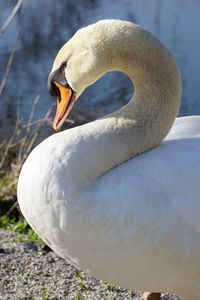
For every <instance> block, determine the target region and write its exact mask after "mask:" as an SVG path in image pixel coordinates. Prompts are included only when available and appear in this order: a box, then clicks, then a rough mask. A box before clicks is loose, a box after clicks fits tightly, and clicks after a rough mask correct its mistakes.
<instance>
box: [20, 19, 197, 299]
mask: <svg viewBox="0 0 200 300" xmlns="http://www.w3.org/2000/svg"><path fill="white" fill-rule="evenodd" d="M112 70H120V71H123V72H125V73H126V74H127V75H128V76H129V77H130V78H131V80H132V81H133V82H134V87H135V92H134V97H133V99H131V101H130V102H129V103H128V104H127V105H125V106H124V107H123V108H121V109H120V110H118V111H116V112H114V113H112V114H109V115H107V116H105V117H104V118H101V119H98V120H96V121H94V122H91V123H88V124H86V125H83V126H79V127H76V128H73V129H69V130H66V131H63V132H61V133H58V134H55V135H52V136H51V137H49V138H48V139H46V140H45V141H44V142H42V143H41V144H40V145H39V146H38V147H36V148H35V149H34V150H33V151H32V153H31V154H30V156H29V157H28V159H27V160H26V162H25V164H24V166H23V168H22V171H21V174H20V177H19V183H18V199H19V204H20V207H21V210H22V213H23V214H24V216H25V218H26V219H27V221H28V222H29V224H30V225H31V226H32V227H33V228H34V229H35V230H36V232H37V233H38V234H39V235H40V236H41V237H42V238H43V240H44V241H45V242H46V243H47V244H48V245H49V246H50V247H51V248H52V249H53V250H54V251H55V252H57V253H58V254H59V255H61V256H62V257H64V258H70V259H71V260H72V261H73V262H74V263H77V264H78V265H80V266H81V267H83V268H85V269H87V270H88V271H89V272H90V273H91V274H92V275H94V276H96V277H97V278H100V279H103V280H107V281H111V282H113V283H115V284H118V285H122V286H124V287H126V288H129V289H140V290H147V291H148V290H150V291H162V292H165V291H169V292H174V293H176V294H178V295H180V296H182V297H184V298H185V299H188V300H193V299H194V300H197V299H199V298H200V218H199V216H200V196H199V195H200V139H199V138H200V117H184V118H177V119H176V121H175V123H174V125H173V127H172V129H171V131H170V133H169V135H168V136H167V138H166V139H165V141H164V142H163V143H162V144H161V145H160V146H158V145H159V144H160V143H161V141H162V140H163V138H164V137H165V136H166V135H167V133H168V131H169V130H170V128H171V126H172V123H173V121H174V119H175V117H176V114H177V111H178V108H179V100H180V94H181V83H180V77H179V72H178V69H177V66H176V63H175V62H174V60H173V59H172V57H171V55H170V53H169V52H168V50H166V48H165V47H164V46H163V45H162V44H161V43H160V42H159V41H158V40H157V39H156V38H155V37H153V36H152V35H151V34H150V33H149V32H147V31H146V30H144V29H142V28H141V27H140V26H137V25H135V24H133V23H131V22H126V21H119V20H103V21H100V22H97V23H96V24H93V25H90V26H87V27H85V28H82V29H81V30H79V31H78V32H77V33H76V34H75V35H74V36H73V37H72V38H71V39H70V40H69V41H68V42H67V43H66V44H65V45H64V46H63V47H62V48H61V50H60V51H59V53H58V55H57V57H56V59H55V61H54V64H53V69H52V72H51V74H50V77H49V89H50V92H51V93H52V94H53V95H54V96H55V95H58V106H57V113H56V117H55V119H54V128H55V129H57V130H58V129H59V128H60V127H61V125H62V123H63V121H64V119H65V118H66V116H67V114H68V113H69V111H70V109H71V107H72V105H73V103H74V101H75V99H77V98H78V97H79V96H80V94H81V93H82V92H83V90H84V89H85V88H86V87H87V86H88V85H91V84H92V83H93V82H95V81H96V80H97V79H98V78H99V77H101V76H102V75H103V74H104V73H105V72H107V71H112ZM155 146H158V147H155ZM154 147H155V148H154ZM151 148H153V149H151ZM150 149H151V150H150ZM147 150H149V151H147ZM145 151H147V152H145ZM143 152H145V153H143ZM141 153H143V154H141ZM138 154H140V155H138ZM136 155H137V156H136ZM133 157H134V158H133Z"/></svg>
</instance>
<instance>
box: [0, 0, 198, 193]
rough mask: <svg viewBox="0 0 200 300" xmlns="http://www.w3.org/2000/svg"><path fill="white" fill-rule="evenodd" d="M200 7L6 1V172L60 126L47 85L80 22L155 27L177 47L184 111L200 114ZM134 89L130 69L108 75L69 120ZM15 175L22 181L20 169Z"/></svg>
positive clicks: (1, 76) (194, 3) (1, 45)
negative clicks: (125, 22)
mask: <svg viewBox="0 0 200 300" xmlns="http://www.w3.org/2000/svg"><path fill="white" fill-rule="evenodd" d="M199 12H200V1H199V0H190V1H187V0H167V1H164V0H151V1H150V0H123V1H121V0H101V1H97V0H84V1H83V0H76V1H74V0H58V1H54V0H43V1H41V0H1V1H0V104H1V105H0V138H1V140H0V151H1V154H0V175H1V176H2V178H5V176H7V175H5V174H7V172H8V171H9V172H10V171H12V172H13V170H16V172H15V174H18V170H19V169H20V167H21V164H22V163H23V161H24V159H25V158H26V156H27V154H28V153H29V152H30V150H31V149H32V148H33V147H34V146H35V144H36V143H37V142H38V141H39V140H41V139H43V138H44V137H45V136H47V135H49V134H51V133H52V129H51V125H50V120H51V119H52V117H53V111H54V110H55V107H53V110H52V111H51V110H50V108H51V107H52V105H53V103H54V102H55V100H54V99H52V98H51V97H50V96H49V94H48V91H47V87H46V86H47V78H48V74H49V72H50V70H51V66H52V62H53V60H54V57H55V55H56V53H57V51H58V49H59V48H60V47H61V46H62V45H63V44H64V43H65V42H66V41H67V40H68V39H69V38H70V37H71V36H72V35H73V34H74V33H75V32H76V30H77V29H79V28H80V27H83V26H85V25H88V24H90V23H93V22H96V21H97V20H99V19H103V18H115V19H116V18H118V19H123V20H129V21H133V22H135V23H138V24H140V25H142V26H143V27H145V28H147V29H148V30H149V31H151V32H152V33H154V34H155V35H156V36H157V37H158V38H159V39H160V40H161V41H162V42H163V43H164V44H165V45H166V46H167V47H168V48H169V49H170V51H171V52H172V54H173V56H174V57H175V59H176V61H177V63H178V65H179V67H180V70H181V76H182V81H183V95H182V103H181V107H180V113H179V114H180V115H193V114H200V102H199V99H200V76H199V70H200V59H199V56H200V39H199V31H200V18H199ZM132 93H133V87H132V85H131V83H130V81H129V79H128V78H127V76H126V75H124V74H122V73H120V72H114V73H109V74H106V75H105V76H104V77H103V78H102V79H100V80H99V81H98V82H97V83H96V84H95V85H93V86H91V87H89V88H88V89H87V90H86V91H85V92H84V94H83V95H82V96H81V98H80V99H79V101H78V102H77V103H76V105H75V107H74V109H73V112H72V113H71V115H70V119H71V120H69V121H68V122H67V125H66V126H68V127H69V126H74V125H77V124H81V123H84V122H86V121H88V120H92V119H94V118H96V117H98V116H101V115H103V114H106V113H107V112H110V111H113V110H115V109H117V108H119V107H120V106H122V105H123V104H124V103H126V102H127V101H128V100H129V99H130V97H131V95H132ZM37 120H38V121H37ZM14 178H15V180H14V182H15V183H16V178H17V176H16V175H15V176H14ZM4 183H5V180H3V185H4ZM1 185H2V184H1V183H0V186H1ZM7 190H8V189H7ZM0 197H1V194H0Z"/></svg>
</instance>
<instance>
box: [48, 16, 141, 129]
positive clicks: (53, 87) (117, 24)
mask: <svg viewBox="0 0 200 300" xmlns="http://www.w3.org/2000/svg"><path fill="white" fill-rule="evenodd" d="M132 26H136V25H134V24H133V23H130V22H126V21H120V20H102V21H99V22H97V23H95V24H92V25H89V26H87V27H84V28H82V29H80V30H78V31H77V32H76V33H75V35H74V36H73V37H72V38H71V39H70V40H69V41H68V42H67V43H66V44H64V45H63V47H62V48H61V49H60V50H59V52H58V54H57V56H56V58H55V60H54V63H53V67H52V71H51V73H50V75H49V80H48V88H49V91H50V94H51V95H52V96H54V97H55V96H56V97H57V99H58V100H57V112H56V116H55V118H54V121H53V127H54V129H55V130H59V129H60V128H61V126H62V124H63V122H64V120H65V119H66V117H67V115H68V114H69V112H70V110H71V108H72V106H73V104H74V102H75V100H77V99H78V97H79V96H80V95H81V93H82V92H83V91H84V89H85V88H86V87H87V86H89V85H91V84H93V83H94V82H95V81H97V80H98V79H99V78H100V77H101V76H102V75H103V74H104V73H105V72H107V71H109V70H111V69H112V67H111V64H112V60H113V56H114V52H115V51H116V50H117V51H118V49H119V47H116V45H115V44H113V43H114V42H117V43H118V45H119V44H121V45H123V42H122V41H121V38H119V35H120V33H122V31H123V28H124V27H132ZM122 36H123V34H121V37H122Z"/></svg>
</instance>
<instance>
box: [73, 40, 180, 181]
mask: <svg viewBox="0 0 200 300" xmlns="http://www.w3.org/2000/svg"><path fill="white" fill-rule="evenodd" d="M148 38H149V36H148ZM149 39H150V40H151V39H152V40H151V41H150V43H148V44H147V45H151V46H148V48H147V49H146V47H144V50H143V51H141V45H140V49H135V48H136V46H135V45H134V47H133V45H131V44H129V45H126V49H124V44H122V46H121V47H122V49H121V51H120V48H119V44H118V46H117V53H119V54H117V53H115V54H114V55H113V58H112V57H111V59H110V63H109V64H110V65H109V68H108V69H109V70H108V71H111V70H120V71H123V72H124V73H126V74H127V75H128V76H129V77H130V78H131V80H132V81H133V84H134V89H135V92H134V97H133V98H132V99H131V100H130V102H129V103H128V104H127V105H125V106H124V107H122V108H121V109H120V110H118V111H116V112H114V113H112V114H109V115H107V116H105V117H104V118H101V119H99V120H96V121H94V122H91V123H88V124H86V125H84V126H81V127H78V128H76V129H74V133H73V134H75V136H76V135H77V136H78V142H76V147H77V148H76V151H75V152H74V155H72V156H73V159H72V160H71V163H72V165H71V167H70V170H72V169H73V166H75V165H77V169H76V170H75V173H76V176H78V177H80V179H79V182H80V181H82V182H87V183H88V182H90V181H91V180H94V179H96V178H98V177H99V176H101V175H102V174H104V173H105V172H107V171H108V170H110V169H111V168H113V167H115V166H117V165H119V164H121V163H122V162H124V161H126V160H128V159H130V158H131V157H134V156H135V155H138V154H140V153H143V152H145V151H147V150H149V149H151V148H153V147H155V146H157V145H158V144H159V143H161V141H162V140H163V138H164V137H165V136H166V134H167V133H168V132H169V130H170V128H171V126H172V123H173V121H174V119H175V117H176V115H177V112H178V108H179V102H180V93H181V88H180V87H181V84H180V77H179V72H178V69H177V66H176V63H175V62H174V60H173V59H172V57H171V55H170V54H169V52H168V51H167V50H166V49H165V48H164V46H162V45H161V44H160V43H159V42H158V41H157V40H156V39H154V38H153V37H151V35H150V38H149ZM112 46H113V45H112ZM114 49H115V47H114ZM122 50H123V52H122ZM73 134H72V135H73ZM77 174H78V175H77Z"/></svg>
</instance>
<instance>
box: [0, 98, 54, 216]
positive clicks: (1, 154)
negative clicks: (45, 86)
mask: <svg viewBox="0 0 200 300" xmlns="http://www.w3.org/2000/svg"><path fill="white" fill-rule="evenodd" d="M39 99H40V96H39V95H37V96H36V97H35V100H34V102H33V105H32V109H31V112H30V116H29V120H28V121H27V123H23V122H22V120H21V119H20V117H19V114H18V116H17V119H16V123H15V126H14V128H13V130H12V132H11V133H10V134H9V136H6V137H4V138H3V139H2V140H1V143H0V201H1V202H2V201H7V204H8V202H9V203H10V204H9V205H8V207H7V211H6V215H9V214H10V213H11V212H12V210H13V209H15V208H16V206H17V204H16V200H17V199H16V186H17V179H18V176H19V172H20V169H21V167H22V165H23V163H24V161H25V159H26V158H27V156H28V155H29V153H30V152H31V151H32V149H33V148H34V147H35V146H36V145H37V144H38V143H39V142H40V141H41V140H42V139H44V138H45V137H46V136H47V135H49V132H50V128H51V126H49V125H50V124H51V120H50V118H49V116H50V114H51V110H52V107H53V106H52V107H51V108H50V109H49V111H48V112H47V113H46V114H45V115H44V117H43V118H42V119H40V120H36V121H35V120H34V114H35V110H36V107H37V104H38V101H39ZM3 206H4V208H5V207H6V204H5V203H4V205H3ZM0 208H1V207H0ZM0 210H1V209H0ZM4 213H5V210H4ZM1 214H2V212H1V211H0V215H1Z"/></svg>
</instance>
